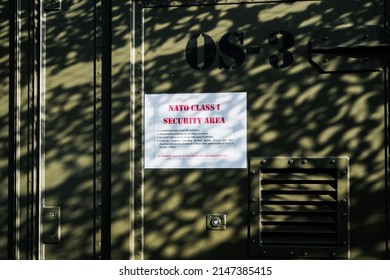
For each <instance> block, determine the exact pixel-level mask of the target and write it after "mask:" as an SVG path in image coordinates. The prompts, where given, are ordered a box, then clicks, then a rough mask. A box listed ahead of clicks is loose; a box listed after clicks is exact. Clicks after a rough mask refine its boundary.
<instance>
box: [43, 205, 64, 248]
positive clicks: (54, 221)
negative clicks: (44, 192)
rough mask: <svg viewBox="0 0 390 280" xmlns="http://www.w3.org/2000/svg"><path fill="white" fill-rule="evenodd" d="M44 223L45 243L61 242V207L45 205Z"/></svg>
mask: <svg viewBox="0 0 390 280" xmlns="http://www.w3.org/2000/svg"><path fill="white" fill-rule="evenodd" d="M42 223H43V224H42V228H43V229H42V241H43V243H59V242H60V240H61V208H60V207H53V206H45V207H43V209H42Z"/></svg>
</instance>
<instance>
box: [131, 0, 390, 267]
mask: <svg viewBox="0 0 390 280" xmlns="http://www.w3.org/2000/svg"><path fill="white" fill-rule="evenodd" d="M143 20H144V29H143V34H144V36H145V37H144V45H143V46H141V45H140V44H139V45H137V46H136V50H138V49H141V48H142V47H143V56H144V57H143V59H144V65H143V66H144V77H143V79H144V91H145V94H148V93H202V92H242V91H244V92H247V94H248V102H247V103H248V108H247V112H248V125H247V135H248V155H247V156H248V158H249V157H275V156H287V157H288V156H302V157H303V156H312V157H316V156H346V157H349V158H350V168H351V175H350V206H351V210H350V211H351V212H350V215H351V221H350V222H351V231H350V238H351V244H350V246H351V258H353V259H355V258H363V259H366V258H367V259H370V258H374V259H375V258H385V257H386V230H385V229H386V223H385V222H386V221H385V218H386V216H385V183H384V182H385V142H384V141H385V139H384V128H385V122H384V110H385V106H384V104H383V102H384V84H383V79H384V77H383V75H384V73H383V72H375V73H354V74H352V73H336V74H323V73H319V72H318V71H317V69H315V68H314V67H313V66H312V65H311V64H310V63H309V62H308V43H309V42H310V40H311V38H312V37H313V36H314V35H315V34H316V33H317V32H318V31H319V30H320V29H321V28H322V27H324V26H340V25H350V26H356V25H381V24H382V23H383V21H384V19H383V4H382V1H371V2H369V3H368V2H359V1H348V4H346V3H345V5H342V6H340V5H337V3H336V2H334V1H297V2H293V3H276V2H275V3H258V4H247V5H216V6H206V7H179V8H178V7H165V8H145V9H144V19H143ZM140 31H141V30H140V29H137V31H136V37H137V36H141V34H140ZM274 31H287V32H289V33H291V34H292V35H293V36H294V39H295V40H294V45H293V46H292V47H291V48H290V49H288V51H289V52H291V53H292V55H293V56H294V62H293V63H292V65H291V66H289V67H286V68H282V69H276V68H274V67H272V66H271V65H270V63H269V61H268V60H269V57H270V56H272V55H278V47H279V48H280V47H281V42H280V41H279V43H278V44H277V45H271V44H269V43H268V35H269V34H271V33H272V32H274ZM227 32H243V33H244V35H245V39H244V47H246V46H260V47H261V52H260V54H259V55H253V54H252V55H246V60H245V62H244V64H243V65H242V66H241V67H240V68H239V69H236V70H225V69H219V67H218V55H219V52H218V51H217V59H216V60H215V62H214V64H213V65H212V66H211V67H210V68H209V69H207V70H204V71H197V70H194V69H192V68H191V67H190V66H189V65H188V63H187V61H186V58H185V47H186V44H187V42H188V40H189V39H190V37H191V36H192V35H193V34H196V33H206V34H208V35H209V36H210V37H212V38H213V39H214V41H215V42H216V44H217V45H218V43H219V40H220V38H221V37H222V35H224V34H225V33H227ZM345 36H346V38H348V34H345ZM280 40H281V39H280ZM199 42H201V41H199ZM232 42H234V44H237V45H239V42H238V40H236V39H234V40H232ZM199 44H202V43H199ZM199 57H202V56H201V55H199ZM281 58H282V57H281V55H280V54H279V59H281ZM223 59H224V60H225V61H229V58H227V57H226V56H225V57H224V56H223ZM136 62H137V64H141V56H138V60H137V61H136ZM233 62H234V61H232V60H230V61H229V63H231V64H233ZM200 63H201V62H200ZM136 85H137V84H136ZM144 110H148V108H144ZM145 129H148V128H145ZM141 141H142V139H141V138H139V137H138V138H137V142H138V143H141ZM162 168H163V167H162ZM247 177H248V173H247V170H237V169H232V170H200V169H198V170H145V171H144V181H145V186H144V193H145V196H144V203H145V205H144V207H145V208H144V211H145V212H144V222H145V228H144V234H145V241H144V248H145V253H144V257H145V258H146V259H149V258H152V259H154V258H157V259H160V258H161V259H176V258H184V259H186V258H200V259H204V258H206V259H207V258H222V259H224V258H227V259H237V258H238V259H241V258H244V259H245V258H248V252H247V242H248V240H247V231H248V228H247V227H248V225H247V224H248V221H247V216H248V210H247V209H248V202H247V201H248V200H247V198H248V179H247ZM208 213H224V214H227V221H228V222H227V230H226V231H222V232H218V231H211V232H210V231H207V230H206V226H205V217H206V215H207V214H208Z"/></svg>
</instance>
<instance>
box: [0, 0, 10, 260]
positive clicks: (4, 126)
mask: <svg viewBox="0 0 390 280" xmlns="http://www.w3.org/2000/svg"><path fill="white" fill-rule="evenodd" d="M8 6H9V3H8V1H2V2H1V3H0V18H1V21H0V65H1V66H0V213H1V214H0V225H1V226H0V259H6V258H7V250H8V246H7V240H8V238H7V234H8V232H7V231H8V226H7V223H8V215H7V213H8V203H7V198H8V137H9V136H8V125H9V116H8V106H9V91H8V89H9V53H8V50H9V49H8V48H9V37H8V36H9V32H8V30H9V11H8Z"/></svg>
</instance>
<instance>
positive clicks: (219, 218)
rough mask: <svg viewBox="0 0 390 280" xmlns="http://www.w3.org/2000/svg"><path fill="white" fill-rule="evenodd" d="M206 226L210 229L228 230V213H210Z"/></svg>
mask: <svg viewBox="0 0 390 280" xmlns="http://www.w3.org/2000/svg"><path fill="white" fill-rule="evenodd" d="M206 227H207V229H208V230H226V214H208V215H207V216H206Z"/></svg>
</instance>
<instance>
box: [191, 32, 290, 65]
mask: <svg viewBox="0 0 390 280" xmlns="http://www.w3.org/2000/svg"><path fill="white" fill-rule="evenodd" d="M202 39H203V44H204V45H203V63H202V61H201V60H202V58H198V50H199V46H198V41H201V40H202ZM244 41H245V36H244V33H243V32H228V33H226V34H224V35H222V37H221V38H220V40H219V44H218V47H219V51H220V53H221V54H220V55H219V56H218V67H219V69H228V70H236V69H238V68H239V67H240V66H242V65H243V64H244V62H245V58H246V55H248V54H260V52H261V47H258V46H257V47H246V48H245V47H244ZM268 44H269V45H270V46H275V47H277V48H278V49H277V51H278V53H275V54H273V55H271V56H270V57H269V59H268V60H269V64H270V65H272V67H274V68H276V69H280V68H286V67H289V66H291V65H292V64H293V62H294V55H293V54H292V53H291V52H290V51H289V49H291V48H292V47H293V46H294V36H293V35H292V34H291V33H289V32H287V31H275V32H272V33H270V34H269V35H268ZM185 53H186V59H187V63H188V64H189V65H190V66H191V67H192V68H193V69H195V70H198V71H203V70H207V69H209V68H210V67H211V66H212V65H213V64H214V62H215V59H216V58H217V44H216V43H215V41H214V39H213V38H212V37H211V36H209V35H208V34H206V33H196V34H194V35H192V36H191V38H190V39H189V40H188V42H187V45H186V50H185ZM222 54H223V55H224V56H226V57H230V58H231V59H232V60H231V61H230V60H229V61H227V60H226V59H224V56H222Z"/></svg>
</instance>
